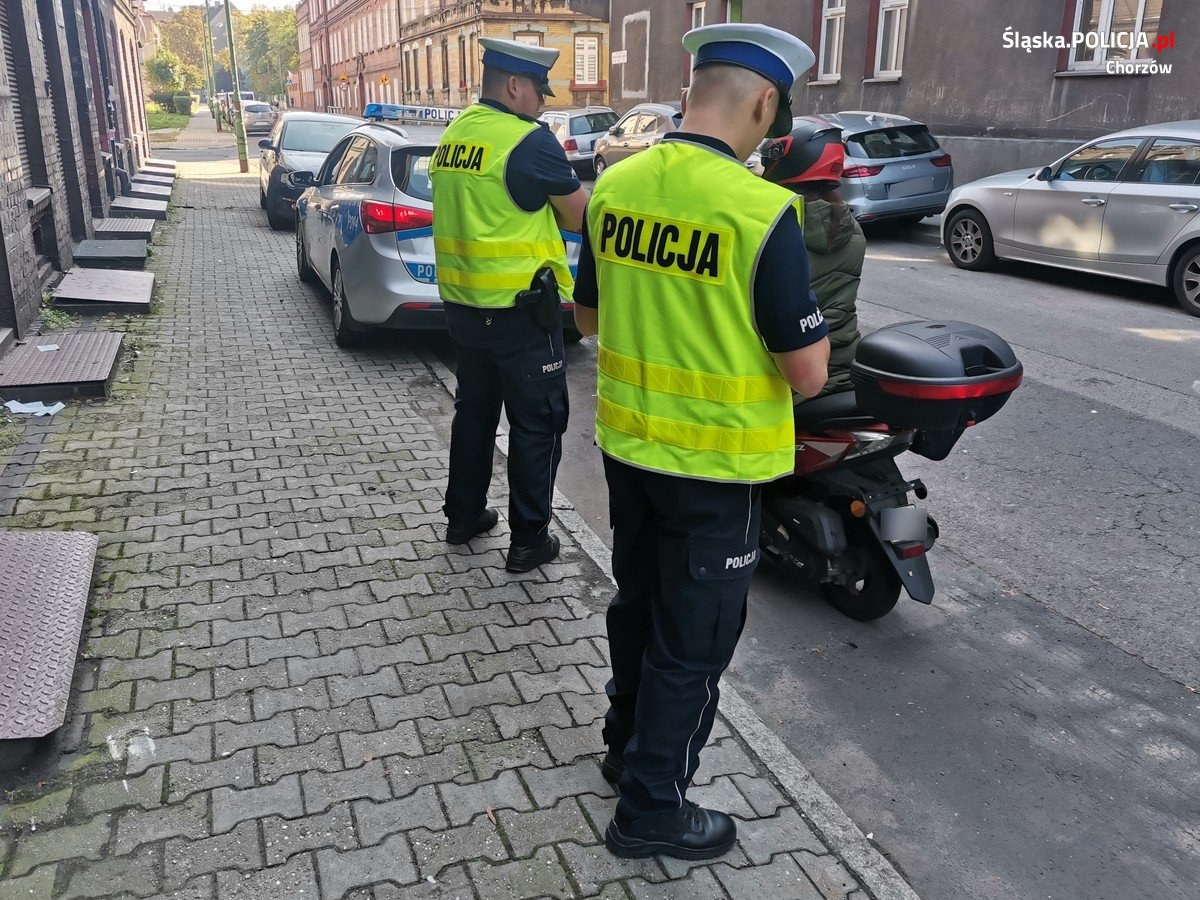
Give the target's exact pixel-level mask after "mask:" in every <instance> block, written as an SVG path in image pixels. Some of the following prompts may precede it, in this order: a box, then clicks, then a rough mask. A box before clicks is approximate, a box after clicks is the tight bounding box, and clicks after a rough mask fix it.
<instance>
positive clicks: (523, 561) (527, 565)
mask: <svg viewBox="0 0 1200 900" xmlns="http://www.w3.org/2000/svg"><path fill="white" fill-rule="evenodd" d="M557 556H558V538H557V537H555V536H554V535H552V534H548V535H546V540H545V541H543V542H542V543H540V544H538V545H537V546H535V547H518V546H516V545H513V546H512V547H509V548H508V560H507V562H505V564H504V568H505V569H507V570H508V571H509V572H528V571H530V570H531V569H536V568H537V567H538V566H540V565H543V564H545V563H548V562H550V560H552V559H555V558H556V557H557Z"/></svg>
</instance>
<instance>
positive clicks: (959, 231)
mask: <svg viewBox="0 0 1200 900" xmlns="http://www.w3.org/2000/svg"><path fill="white" fill-rule="evenodd" d="M946 252H947V253H948V254H950V262H952V263H954V265H956V266H958V267H959V268H960V269H970V270H971V271H973V272H978V271H980V270H981V269H986V268H988V267H989V266H990V265H991V264H992V263H994V262H995V261H996V251H995V248H994V247H993V245H992V229H990V228H989V227H988V223H987V219H985V218H984V217H983V214H982V213H981V212H979V211H978V210H974V209H964V210H963V211H962V212H957V213H955V214H954V215H953V216H952V217H951V218H950V222H949V223H948V224H947V225H946Z"/></svg>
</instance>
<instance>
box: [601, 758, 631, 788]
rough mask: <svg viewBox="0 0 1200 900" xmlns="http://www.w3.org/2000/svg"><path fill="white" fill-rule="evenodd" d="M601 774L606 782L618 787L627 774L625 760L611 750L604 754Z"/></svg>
mask: <svg viewBox="0 0 1200 900" xmlns="http://www.w3.org/2000/svg"><path fill="white" fill-rule="evenodd" d="M600 774H601V775H603V776H604V780H605V781H607V782H608V783H609V784H611V785H612V786H613V787H616V786H617V782H619V781H620V780H621V776H622V775H624V774H625V759H624V758H623V757H621V756H618V755H617V754H615V753H613V752H612V751H611V750H609V751H608V752H607V753H605V754H604V759H602V760H600Z"/></svg>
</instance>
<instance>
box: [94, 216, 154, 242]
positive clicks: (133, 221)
mask: <svg viewBox="0 0 1200 900" xmlns="http://www.w3.org/2000/svg"><path fill="white" fill-rule="evenodd" d="M156 224H157V223H156V222H155V220H154V219H137V218H127V217H125V216H120V217H117V218H115V219H93V220H92V227H93V229H94V230H95V234H96V240H98V241H147V242H149V240H150V239H151V238H152V237H154V226H155V225H156Z"/></svg>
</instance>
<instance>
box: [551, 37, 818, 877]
mask: <svg viewBox="0 0 1200 900" xmlns="http://www.w3.org/2000/svg"><path fill="white" fill-rule="evenodd" d="M683 43H684V47H685V49H686V50H687V51H688V52H689V53H691V54H693V56H694V59H695V70H694V72H693V75H692V85H691V88H690V89H689V91H688V93H687V95H686V96H685V98H684V106H683V115H684V117H683V123H682V125H681V130H680V131H679V132H677V133H675V134H671V135H668V136H667V137H666V138H664V139H663V141H662V142H661V143H660V144H658V145H656V146H654V147H652V148H650V149H648V150H646V151H644V152H642V153H639V154H637V155H636V156H632V157H630V158H629V159H627V160H624V161H622V162H621V163H620V164H619V165H615V166H613V167H612V168H610V169H609V170H608V171H606V172H605V173H604V175H603V177H601V178H599V179H598V180H597V182H596V187H595V190H594V191H593V193H592V197H591V200H590V202H589V204H588V210H587V221H586V226H585V232H584V244H583V252H582V255H581V258H580V265H579V277H578V280H577V284H576V292H575V302H576V307H575V316H576V324H577V327H578V329H579V330H580V331H581V332H583V333H584V334H595V333H598V334H599V342H598V349H597V369H598V371H597V392H598V393H597V397H596V436H597V443H598V444H599V445H600V449H601V450H602V451H603V454H604V471H605V477H606V479H607V481H608V487H609V494H610V510H611V515H612V525H613V556H612V566H613V575H614V577H615V579H616V582H617V594H616V597H615V598H614V599H613V601H612V603H611V604H610V606H609V609H608V638H609V646H610V652H611V656H612V678H611V680H610V681H609V682H608V686H607V692H608V698H609V710H608V714H607V716H606V719H605V726H604V740H605V743H606V744H607V746H608V753H607V755H606V756H605V758H604V762H603V763H602V766H601V768H602V771H603V773H604V774H605V776H606V777H607V778H609V780H611V781H614V782H619V786H620V800H619V802H618V804H617V808H616V810H615V812H614V815H613V819H612V821H611V823H610V824H609V826H608V829H607V831H606V833H605V843H606V845H607V846H608V848H609V850H610V851H612V852H613V853H615V854H617V855H618V856H624V857H641V856H648V855H650V854H653V853H662V854H666V855H669V856H676V857H680V858H683V859H708V858H712V857H715V856H719V855H721V854H722V853H724V852H726V851H727V850H728V849H729V848H730V847H731V846H732V845H733V842H734V840H735V838H736V828H735V825H734V822H733V820H732V819H731V818H730V817H729V816H728V815H726V814H724V813H722V812H719V811H716V810H710V809H703V808H700V807H698V806H696V805H695V804H693V803H691V802H690V801H688V799H687V790H688V785H689V783H690V782H691V779H692V776H693V775H694V773H695V771H696V768H697V766H698V764H699V754H700V750H701V748H702V747H703V746H704V744H705V742H706V741H707V740H708V736H709V732H710V730H711V729H712V724H713V717H714V715H715V713H716V709H717V699H718V695H719V689H718V683H719V680H720V677H721V674H722V673H723V672H724V670H725V668H726V666H728V664H729V661H730V659H731V658H732V656H733V652H734V648H735V647H736V645H737V642H738V638H739V637H740V636H741V631H742V625H743V623H744V621H745V614H746V597H747V594H748V592H749V588H750V578H751V574H752V573H753V571H754V568H755V565H756V564H757V561H758V529H759V510H760V501H761V489H762V485H763V484H764V483H767V482H770V481H773V480H775V479H777V478H779V477H781V476H783V475H786V474H788V473H790V472H791V471H792V468H793V465H794V458H795V446H794V431H793V424H792V398H791V391H792V390H795V391H796V392H798V393H799V394H801V395H803V396H813V395H815V394H816V393H818V392H819V391H820V390H821V387H822V386H823V385H824V383H825V379H826V365H827V362H828V359H829V342H828V339H827V337H826V333H827V327H826V325H825V322H824V320H823V319H822V317H821V313H820V311H819V310H818V309H817V305H816V302H815V300H814V298H813V297H812V295H811V293H810V291H809V286H808V268H807V256H806V252H805V247H804V238H803V234H802V232H801V228H800V224H801V223H800V216H801V215H802V206H801V203H800V202H799V200H798V198H797V197H796V195H794V194H793V193H791V192H790V191H788V190H787V189H785V188H782V187H779V186H778V185H774V184H770V183H769V182H766V181H764V180H762V179H760V178H758V177H756V176H754V175H753V174H752V173H750V172H749V171H747V170H746V169H745V168H744V167H743V165H742V162H743V161H744V160H745V159H746V158H747V157H748V156H749V155H750V153H751V152H752V151H753V150H754V149H755V147H756V146H758V144H759V143H760V142H761V141H762V139H763V137H764V136H766V135H768V134H769V135H770V136H772V137H775V136H781V135H784V134H786V133H787V132H788V131H789V130H790V128H791V121H792V114H791V103H790V100H789V92H790V90H791V87H792V84H793V82H794V81H795V79H796V78H797V77H798V76H800V75H801V74H803V73H804V72H805V71H806V70H807V69H808V68H809V67H811V66H812V64H813V62H814V59H813V53H812V51H811V50H809V48H808V47H807V46H806V45H805V44H804V43H803V42H801V41H800V40H798V39H797V38H795V37H793V36H792V35H789V34H787V33H785V32H782V31H778V30H776V29H773V28H768V27H766V26H761V25H749V24H733V25H713V26H707V27H704V28H698V29H694V30H692V31H690V32H688V34H687V35H685V36H684V41H683Z"/></svg>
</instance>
